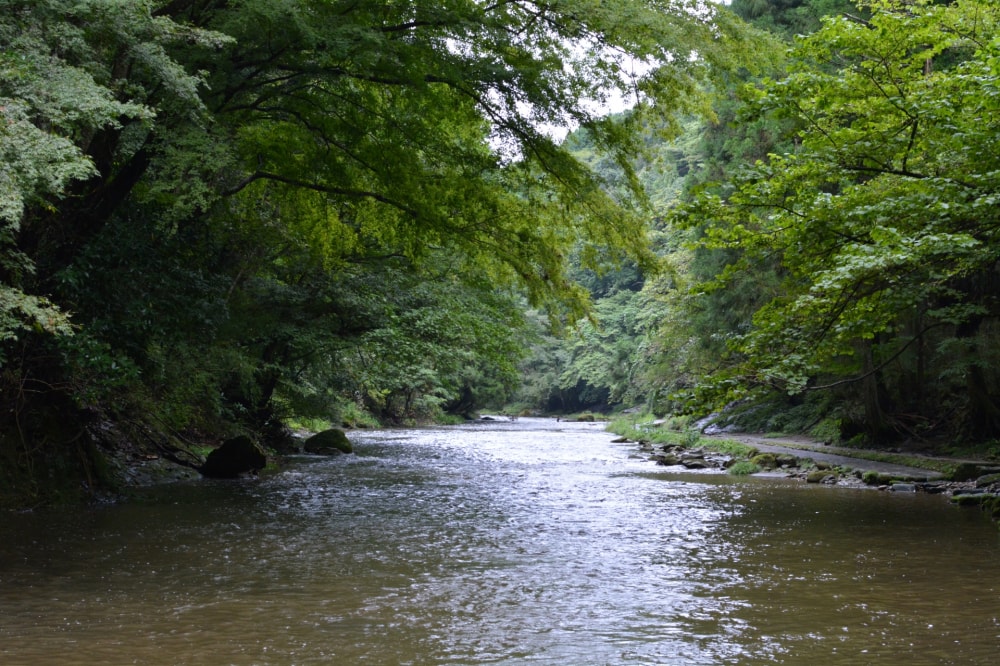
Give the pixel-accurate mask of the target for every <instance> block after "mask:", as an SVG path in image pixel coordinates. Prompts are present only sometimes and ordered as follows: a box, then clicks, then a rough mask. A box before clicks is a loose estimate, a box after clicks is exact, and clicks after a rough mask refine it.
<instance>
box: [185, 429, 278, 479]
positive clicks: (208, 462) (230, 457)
mask: <svg viewBox="0 0 1000 666" xmlns="http://www.w3.org/2000/svg"><path fill="white" fill-rule="evenodd" d="M266 465H267V454H265V453H264V450H263V449H262V448H260V445H258V444H257V443H256V442H254V441H253V440H252V439H250V438H249V437H247V436H246V435H241V436H239V437H233V438H232V439H227V440H226V441H225V442H223V443H222V446H220V447H219V448H217V449H215V450H214V451H212V452H211V453H209V454H208V457H207V458H205V464H204V465H202V466H201V469H200V471H201V473H202V474H203V475H204V476H208V477H211V478H214V479H235V478H238V477H240V476H243V475H245V474H255V473H257V472H259V471H260V470H262V469H264V467H265V466H266Z"/></svg>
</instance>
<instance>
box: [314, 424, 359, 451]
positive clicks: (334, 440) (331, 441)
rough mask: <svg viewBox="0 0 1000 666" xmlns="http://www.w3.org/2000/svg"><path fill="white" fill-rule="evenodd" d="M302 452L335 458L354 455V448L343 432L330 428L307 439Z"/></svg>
mask: <svg viewBox="0 0 1000 666" xmlns="http://www.w3.org/2000/svg"><path fill="white" fill-rule="evenodd" d="M302 450H303V451H305V452H306V453H314V454H317V455H321V456H335V455H338V454H341V453H354V446H353V445H352V444H351V440H349V439H347V435H345V434H344V431H343V430H341V429H339V428H330V429H329V430H324V431H322V432H318V433H316V434H315V435H313V436H312V437H310V438H309V439H307V440H306V441H305V443H304V444H303V445H302Z"/></svg>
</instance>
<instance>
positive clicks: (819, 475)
mask: <svg viewBox="0 0 1000 666" xmlns="http://www.w3.org/2000/svg"><path fill="white" fill-rule="evenodd" d="M828 477H832V478H834V479H836V478H837V475H836V474H834V473H832V472H831V471H830V470H828V469H814V470H813V471H811V472H809V473H808V474H806V483H822V482H823V481H825V480H826V479H827V478H828Z"/></svg>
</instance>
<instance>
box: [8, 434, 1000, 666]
mask: <svg viewBox="0 0 1000 666" xmlns="http://www.w3.org/2000/svg"><path fill="white" fill-rule="evenodd" d="M351 437H352V439H353V440H354V441H355V445H356V448H357V455H354V456H342V457H339V458H331V459H310V458H301V459H297V460H294V461H292V462H291V463H290V464H289V465H288V466H287V467H286V468H285V469H284V470H283V471H282V472H280V473H278V474H276V475H274V476H269V477H266V478H263V479H261V480H258V481H250V482H221V481H201V482H194V483H185V484H175V485H171V486H165V487H161V488H156V489H151V490H149V491H145V492H144V493H142V494H141V495H140V496H139V497H138V498H136V500H135V501H132V502H129V503H127V504H121V505H115V506H105V507H97V508H86V509H78V510H72V511H67V510H61V511H59V512H51V513H49V512H34V513H30V514H21V515H5V516H2V518H0V519H2V521H3V524H2V526H0V664H4V665H5V666H13V665H19V664H25V665H27V664H32V665H34V664H62V665H73V664H212V665H215V664H238V665H243V664H275V665H286V664H287V665H291V664H296V665H302V664H335V665H336V664H385V665H403V664H414V665H424V664H427V665H430V664H470V665H472V664H551V665H559V666H564V665H565V666H569V665H575V664H741V665H743V664H749V665H754V664H817V665H818V664H824V665H827V664H901V663H905V664H908V665H910V666H914V665H917V666H919V665H921V664H963V665H968V664H994V663H996V659H997V655H998V649H1000V595H998V591H1000V589H998V588H1000V536H998V531H997V529H996V527H995V526H994V525H993V524H992V523H990V522H989V521H988V520H987V519H986V518H984V517H983V516H982V515H980V513H979V512H978V511H975V510H965V509H959V508H956V507H953V506H950V505H949V504H948V502H947V501H946V500H945V499H943V498H941V497H934V496H927V495H916V494H890V493H880V492H877V491H869V490H857V489H850V490H848V489H837V488H830V487H817V486H812V485H806V484H803V483H801V482H795V481H787V480H777V479H759V478H749V479H748V478H742V479H740V478H734V477H730V476H726V475H720V474H707V473H704V474H683V475H678V474H673V473H669V472H666V471H664V468H657V467H656V466H655V465H652V464H651V463H648V462H645V461H643V460H641V459H637V458H635V457H634V455H633V454H634V453H635V451H634V448H633V447H632V446H631V445H627V444H613V443H612V442H611V439H612V435H610V434H608V433H606V432H603V431H602V429H601V427H600V426H595V425H592V424H575V423H557V422H555V421H553V420H543V419H520V420H519V421H517V422H514V423H509V422H494V423H482V422H478V423H475V424H469V425H467V426H457V427H449V428H431V429H414V430H386V431H372V432H364V433H352V434H351Z"/></svg>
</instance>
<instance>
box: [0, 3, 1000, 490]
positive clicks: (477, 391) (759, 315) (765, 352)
mask: <svg viewBox="0 0 1000 666" xmlns="http://www.w3.org/2000/svg"><path fill="white" fill-rule="evenodd" d="M0 9H2V11H0V45H2V48H0V151H2V154H3V160H2V161H0V368H2V373H0V407H2V409H0V505H4V506H14V505H33V504H39V503H45V502H51V501H59V500H65V499H71V498H73V497H76V496H79V495H80V494H84V495H88V494H92V493H94V492H96V491H97V490H101V489H108V488H113V487H114V486H115V484H116V483H118V482H119V480H118V479H117V477H116V473H115V469H114V465H113V464H111V462H110V461H113V460H115V459H116V458H120V457H121V456H122V455H123V453H127V454H128V455H131V456H164V457H168V458H175V459H178V460H190V459H195V458H197V455H198V454H197V451H198V450H204V449H205V448H211V447H212V446H214V445H216V444H218V443H219V442H221V441H223V440H224V439H227V438H230V437H233V436H237V435H245V436H249V437H251V438H252V439H253V440H255V441H257V442H260V443H261V444H262V445H264V446H266V447H269V448H271V449H274V450H276V451H282V450H284V449H287V448H288V447H289V446H291V445H292V440H291V438H292V434H291V433H292V430H291V428H292V427H303V428H310V427H313V426H315V425H316V424H346V425H363V424H369V425H371V424H378V423H382V424H391V423H416V422H421V421H429V420H441V419H447V418H468V417H471V416H474V415H475V414H477V413H478V412H479V411H480V410H482V409H485V408H492V409H506V410H516V411H518V412H520V411H525V412H543V413H552V412H555V413H569V412H577V411H582V410H596V411H602V412H612V411H617V410H621V409H625V408H636V407H640V408H642V409H644V410H646V411H648V412H650V413H653V414H656V415H657V416H676V417H678V418H696V417H703V416H705V415H708V414H717V415H719V416H718V418H719V419H720V420H721V421H724V422H726V423H735V424H739V425H740V427H743V428H748V429H756V430H760V431H784V432H803V433H808V434H810V435H812V436H814V437H817V438H820V439H823V440H824V441H836V442H845V443H866V444H876V445H889V444H891V443H896V442H911V443H913V442H917V443H926V442H948V443H951V442H965V443H969V444H970V445H973V446H975V447H978V448H979V449H981V450H983V451H989V450H992V449H996V448H998V441H1000V440H998V437H1000V352H998V351H997V349H996V344H995V342H996V341H997V339H998V336H1000V330H998V327H997V315H998V314H1000V303H998V296H1000V289H998V287H1000V273H998V263H997V262H998V257H997V248H998V243H997V234H998V231H1000V230H998V221H1000V218H998V212H997V210H998V209H997V206H996V205H995V204H996V202H995V199H996V197H997V196H998V194H997V193H998V192H1000V150H998V146H997V142H998V137H1000V134H998V132H997V129H998V127H997V125H998V123H1000V113H998V111H1000V87H998V83H1000V33H998V19H1000V3H997V2H995V1H994V0H977V1H971V0H966V1H957V2H927V1H924V0H875V1H868V0H865V1H863V2H861V3H859V4H855V3H848V2H845V1H843V0H734V2H732V3H731V5H728V6H724V5H715V4H711V3H705V2H701V1H698V0H620V1H618V2H606V1H605V2H602V1H598V0H565V1H557V2H551V1H549V2H541V1H527V0H524V1H522V0H510V1H498V2H482V1H477V0H448V1H446V2H424V1H422V0H416V1H405V0H404V1H399V0H381V1H370V2H367V1H358V0H238V1H227V0H170V1H165V0H43V1H38V0H30V1H29V0H0Z"/></svg>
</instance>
